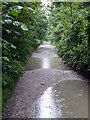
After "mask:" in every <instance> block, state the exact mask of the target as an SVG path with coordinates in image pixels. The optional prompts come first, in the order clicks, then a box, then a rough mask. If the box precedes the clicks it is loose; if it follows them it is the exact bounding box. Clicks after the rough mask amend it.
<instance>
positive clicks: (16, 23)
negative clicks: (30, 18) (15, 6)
mask: <svg viewBox="0 0 90 120" xmlns="http://www.w3.org/2000/svg"><path fill="white" fill-rule="evenodd" d="M20 24H21V23H20V22H18V21H14V22H13V25H14V26H19V25H20Z"/></svg>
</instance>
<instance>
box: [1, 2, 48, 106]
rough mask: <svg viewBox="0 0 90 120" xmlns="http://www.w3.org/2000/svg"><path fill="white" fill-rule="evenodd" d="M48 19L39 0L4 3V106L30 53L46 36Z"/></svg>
mask: <svg viewBox="0 0 90 120" xmlns="http://www.w3.org/2000/svg"><path fill="white" fill-rule="evenodd" d="M46 29H47V21H46V18H45V14H44V12H43V11H42V6H41V3H39V2H36V3H34V2H30V3H27V2H24V3H23V2H16V3H14V2H4V1H3V2H2V43H3V47H2V60H3V62H2V68H3V75H2V85H3V107H5V103H4V101H6V100H7V99H8V96H9V95H10V93H11V91H12V89H13V87H14V86H15V82H16V80H17V79H18V78H19V77H20V75H21V71H22V70H23V68H24V65H25V63H26V61H27V59H28V56H30V55H31V54H32V52H33V51H34V50H35V49H36V48H37V47H38V46H39V45H40V43H41V42H42V39H43V37H44V36H46Z"/></svg>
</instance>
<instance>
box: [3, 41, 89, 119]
mask: <svg viewBox="0 0 90 120" xmlns="http://www.w3.org/2000/svg"><path fill="white" fill-rule="evenodd" d="M7 105H8V109H6V110H5V111H4V113H3V118H88V82H87V79H85V78H83V77H82V76H80V75H78V74H77V73H76V72H74V71H72V70H70V68H68V67H67V66H66V65H65V64H64V62H63V60H62V59H61V58H59V56H58V55H57V51H56V50H55V48H54V47H53V46H52V45H50V43H49V42H45V43H43V44H42V45H40V46H39V48H37V50H36V51H35V52H34V53H33V54H32V56H31V57H30V59H29V60H28V63H27V64H26V66H25V73H24V74H23V77H21V78H20V79H19V80H18V82H17V84H16V87H15V89H14V91H13V93H12V96H11V97H10V99H9V100H8V101H7Z"/></svg>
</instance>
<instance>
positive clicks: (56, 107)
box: [33, 80, 88, 118]
mask: <svg viewBox="0 0 90 120" xmlns="http://www.w3.org/2000/svg"><path fill="white" fill-rule="evenodd" d="M33 114H34V117H36V118H88V83H87V82H84V81H77V80H74V81H72V80H67V81H62V82H60V83H58V84H56V85H55V86H53V87H49V88H48V89H47V90H46V91H45V92H44V93H43V95H42V96H41V97H40V98H39V99H38V100H37V102H36V103H35V104H34V112H33Z"/></svg>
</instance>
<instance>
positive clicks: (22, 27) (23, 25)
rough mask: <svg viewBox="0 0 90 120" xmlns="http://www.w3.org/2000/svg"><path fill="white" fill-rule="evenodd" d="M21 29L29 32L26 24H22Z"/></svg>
mask: <svg viewBox="0 0 90 120" xmlns="http://www.w3.org/2000/svg"><path fill="white" fill-rule="evenodd" d="M21 29H22V30H24V31H28V28H27V25H26V24H24V23H22V24H21Z"/></svg>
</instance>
